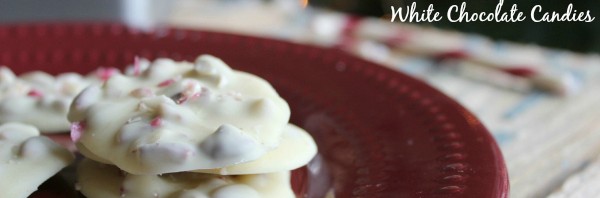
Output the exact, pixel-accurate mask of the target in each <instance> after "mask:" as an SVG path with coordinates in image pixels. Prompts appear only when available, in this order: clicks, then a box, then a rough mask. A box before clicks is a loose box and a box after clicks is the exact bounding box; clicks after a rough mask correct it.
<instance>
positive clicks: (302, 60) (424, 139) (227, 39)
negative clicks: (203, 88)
mask: <svg viewBox="0 0 600 198" xmlns="http://www.w3.org/2000/svg"><path fill="white" fill-rule="evenodd" d="M205 53H207V54H212V55H215V56H217V57H220V58H222V59H223V60H224V61H225V62H227V63H228V64H229V65H231V66H232V67H233V68H235V69H238V70H243V71H247V72H251V73H254V74H257V75H259V76H261V77H263V78H265V79H267V80H268V81H269V82H271V83H272V84H273V85H274V86H275V88H276V89H277V90H278V92H279V93H280V94H281V95H282V96H283V97H284V98H285V99H286V100H287V101H288V102H289V104H290V106H291V109H292V120H291V121H292V122H293V123H295V124H297V125H299V126H301V127H302V128H304V129H306V130H307V131H309V132H310V133H311V134H312V135H313V137H314V138H315V140H316V141H317V143H318V146H319V156H318V157H317V159H316V160H313V162H312V163H311V164H310V165H309V166H308V168H303V169H300V170H296V171H295V172H294V178H293V179H292V180H293V181H292V182H293V184H294V189H295V190H296V191H297V192H298V193H299V194H303V195H306V196H308V197H321V196H323V194H324V193H327V192H328V191H330V190H331V189H332V190H331V192H333V193H334V194H335V196H336V197H365V198H366V197H368V198H376V197H477V198H481V197H486V198H487V197H507V196H508V177H507V172H506V168H505V165H504V161H503V159H502V155H501V153H500V151H499V149H498V146H497V145H496V143H495V141H494V140H493V138H492V137H491V136H490V134H489V133H488V132H487V130H486V129H485V128H484V126H482V124H481V123H480V122H479V121H478V120H477V118H475V117H474V116H473V115H472V114H471V113H470V112H468V111H466V110H465V109H464V108H463V107H461V106H460V105H458V104H457V103H456V102H454V101H453V100H451V99H449V98H448V97H447V96H445V95H443V94H442V93H440V92H439V91H437V90H435V89H433V88H431V87H430V86H428V85H426V84H424V83H423V82H421V81H418V80H415V79H413V78H411V77H408V76H406V75H404V74H401V73H398V72H395V71H392V70H389V69H386V68H384V67H382V66H379V65H376V64H373V63H370V62H367V61H364V60H362V59H359V58H356V57H354V56H351V55H348V54H346V53H344V52H341V51H339V50H335V49H323V48H317V47H311V46H305V45H298V44H292V43H287V42H283V41H275V40H270V39H263V38H255V37H247V36H239V35H231V34H223V33H216V32H207V31H197V30H180V29H160V30H156V31H154V32H141V31H136V30H132V29H128V28H126V27H124V26H121V25H114V24H30V25H7V26H3V27H0V64H3V65H7V66H10V67H11V68H12V69H13V70H16V71H18V72H20V73H22V72H24V71H31V70H44V71H47V72H50V73H55V74H56V73H60V72H67V71H77V72H82V73H87V72H89V71H92V70H93V69H94V68H96V67H98V66H116V67H123V66H124V65H126V64H129V63H131V62H132V61H133V59H134V56H142V57H146V58H150V59H154V58H156V57H170V58H174V59H178V60H193V59H194V58H195V57H196V56H197V55H199V54H205ZM72 178H73V171H72V169H66V170H65V171H63V172H61V174H60V175H59V176H57V177H55V178H53V180H52V181H51V182H47V183H46V184H44V186H43V187H42V189H45V190H41V191H40V192H37V193H36V196H37V197H64V196H65V195H64V193H65V192H67V193H71V192H72V184H70V183H69V182H72ZM61 186H62V187H61ZM61 193H63V194H62V195H60V194H61Z"/></svg>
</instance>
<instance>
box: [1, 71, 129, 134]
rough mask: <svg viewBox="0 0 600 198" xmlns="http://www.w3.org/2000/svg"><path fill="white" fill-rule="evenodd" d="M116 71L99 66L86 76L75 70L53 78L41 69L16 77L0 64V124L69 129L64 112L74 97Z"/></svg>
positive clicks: (55, 130)
mask: <svg viewBox="0 0 600 198" xmlns="http://www.w3.org/2000/svg"><path fill="white" fill-rule="evenodd" d="M116 73H119V71H118V70H116V69H112V68H100V69H98V70H97V71H96V72H95V73H92V74H90V75H88V76H87V77H83V76H81V75H79V74H75V73H64V74H60V75H58V76H56V77H54V76H52V75H50V74H47V73H44V72H40V71H34V72H29V73H25V74H22V75H20V76H18V77H17V76H15V74H14V73H13V72H12V71H11V70H10V69H9V68H7V67H0V123H6V122H21V123H26V124H31V125H34V126H36V127H37V128H39V129H40V130H41V131H42V132H44V133H55V132H66V131H69V126H70V123H69V121H68V120H67V119H66V115H67V112H68V110H69V106H70V104H71V101H72V100H73V98H74V97H75V96H76V95H77V94H78V93H79V92H80V91H81V90H83V89H84V88H85V87H87V86H89V85H90V84H93V83H100V82H101V81H102V80H105V79H107V78H109V77H110V76H112V75H114V74H116Z"/></svg>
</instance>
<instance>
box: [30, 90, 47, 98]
mask: <svg viewBox="0 0 600 198" xmlns="http://www.w3.org/2000/svg"><path fill="white" fill-rule="evenodd" d="M43 95H44V94H42V92H41V91H39V90H36V89H32V90H29V92H27V96H31V97H34V98H41V97H42V96H43Z"/></svg>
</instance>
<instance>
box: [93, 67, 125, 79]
mask: <svg viewBox="0 0 600 198" xmlns="http://www.w3.org/2000/svg"><path fill="white" fill-rule="evenodd" d="M117 73H119V70H118V69H116V68H113V67H109V68H105V67H100V68H98V70H96V75H97V76H98V78H100V79H102V81H107V80H108V79H109V78H110V77H112V76H114V75H115V74H117Z"/></svg>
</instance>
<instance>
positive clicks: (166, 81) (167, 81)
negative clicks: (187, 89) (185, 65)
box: [158, 79, 175, 87]
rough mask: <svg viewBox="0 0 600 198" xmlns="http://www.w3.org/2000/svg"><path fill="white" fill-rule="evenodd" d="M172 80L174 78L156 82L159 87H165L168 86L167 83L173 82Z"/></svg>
mask: <svg viewBox="0 0 600 198" xmlns="http://www.w3.org/2000/svg"><path fill="white" fill-rule="evenodd" d="M174 82H175V80H173V79H169V80H165V81H162V82H161V83H159V84H158V86H159V87H166V86H169V85H171V84H173V83H174Z"/></svg>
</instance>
